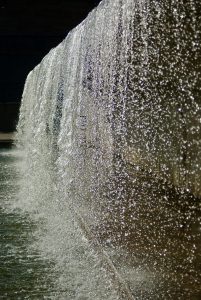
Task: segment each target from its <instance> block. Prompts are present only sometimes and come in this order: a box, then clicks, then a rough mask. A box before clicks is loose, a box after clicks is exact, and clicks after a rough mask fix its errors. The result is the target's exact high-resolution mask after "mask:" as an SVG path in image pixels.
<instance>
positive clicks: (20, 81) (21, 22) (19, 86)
mask: <svg viewBox="0 0 201 300" xmlns="http://www.w3.org/2000/svg"><path fill="white" fill-rule="evenodd" d="M99 2H100V0H48V1H47V0H0V131H2V132H10V131H13V130H15V126H16V122H17V118H18V111H19V105H20V100H21V96H22V92H23V86H24V82H25V79H26V76H27V75H28V73H29V71H31V70H32V69H33V68H34V66H36V65H37V64H38V63H39V62H40V61H41V59H42V58H43V57H44V56H45V55H46V54H47V53H48V52H49V50H50V49H51V48H53V47H55V46H57V45H58V44H59V43H60V42H61V41H62V40H63V39H64V38H65V37H66V35H67V33H68V32H69V31H70V30H71V29H72V28H74V27H75V26H76V25H78V24H79V23H80V22H81V21H82V20H83V19H84V18H85V17H86V16H87V14H88V13H89V12H90V11H91V10H92V9H93V8H94V7H95V6H97V5H98V3H99Z"/></svg>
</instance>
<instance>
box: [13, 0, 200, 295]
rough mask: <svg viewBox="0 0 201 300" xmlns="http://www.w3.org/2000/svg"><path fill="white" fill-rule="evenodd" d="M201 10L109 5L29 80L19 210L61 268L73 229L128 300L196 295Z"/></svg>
mask: <svg viewBox="0 0 201 300" xmlns="http://www.w3.org/2000/svg"><path fill="white" fill-rule="evenodd" d="M199 11H200V4H199V1H196V0H191V1H190V0H189V1H184V0H182V1H179V3H178V1H176V0H166V1H160V3H159V1H149V0H136V1H133V0H124V1H122V0H115V1H112V0H111V1H109V0H108V1H107V0H106V1H102V2H101V3H100V5H99V6H98V7H97V9H95V10H94V11H92V12H91V13H90V14H89V15H88V17H87V18H86V19H85V20H84V21H83V22H82V23H81V24H80V25H79V26H78V27H76V28H75V29H74V30H73V31H71V32H70V33H69V34H68V36H67V37H66V39H65V40H64V41H63V42H62V43H61V44H60V45H59V46H58V47H56V48H55V49H52V50H51V51H50V52H49V54H48V55H47V56H46V57H45V58H44V59H43V60H42V62H41V63H40V65H38V66H37V67H36V68H35V69H34V70H33V71H32V72H31V73H30V74H29V75H28V78H27V80H26V84H25V88H24V93H23V98H22V105H21V110H20V118H19V123H18V127H17V131H18V133H17V144H18V147H19V148H20V149H22V151H23V152H24V167H23V174H24V181H23V183H22V187H21V197H20V199H21V204H22V203H23V205H21V206H23V207H26V209H27V210H28V211H29V212H30V213H31V214H32V215H33V216H34V217H36V218H37V219H38V220H43V221H44V220H45V222H46V230H47V231H48V232H49V235H50V236H52V234H51V230H52V232H54V234H55V236H57V235H58V234H59V235H60V233H61V235H62V238H61V239H60V238H58V241H57V243H54V240H55V238H50V239H49V240H51V243H50V241H49V242H47V244H48V245H49V243H50V244H51V249H52V250H51V253H52V255H53V254H54V255H55V257H56V256H58V251H59V250H58V249H57V247H58V245H60V247H61V249H62V247H64V245H67V244H69V245H71V243H72V241H70V240H71V239H70V238H69V234H67V233H66V234H63V233H62V231H64V232H65V230H67V232H68V230H69V229H68V228H71V227H72V224H73V223H74V222H75V223H76V224H77V226H78V228H80V229H79V230H81V232H82V234H83V236H85V237H86V238H87V240H89V241H91V247H92V249H95V250H94V251H96V252H97V253H99V254H100V256H101V260H102V261H104V262H105V264H106V265H107V267H106V266H105V269H106V270H107V268H108V265H109V266H110V267H109V269H110V270H109V271H108V272H109V273H111V274H110V275H111V277H112V278H113V279H114V278H115V280H113V281H114V282H115V283H114V285H115V284H117V282H118V284H117V285H118V288H117V287H116V289H117V290H120V291H121V292H120V294H121V296H122V295H124V297H127V298H126V299H132V297H135V299H157V297H159V298H158V299H166V298H167V297H171V298H173V297H176V298H177V299H178V297H194V298H195V297H199V295H200V292H201V291H200V288H199V280H200V278H199V272H198V269H199V267H198V265H200V260H199V255H198V248H199V247H200V231H199V230H200V229H199V220H200V219H199V218H200V200H199V199H200V196H201V182H200V175H201V167H200V166H201V163H200V159H201V156H200V153H201V151H200V150H201V143H200V124H201V113H200V109H201V108H200V96H201V95H200V63H201V56H200V53H201V51H200V50H201V49H200V47H201V46H200V45H201V44H200V40H201V37H200V33H201V28H200V27H201V18H200V15H199ZM22 199H23V200H22ZM58 216H59V217H58ZM67 216H68V221H66V218H67ZM55 220H57V221H56V223H55V222H54V221H55ZM69 220H70V221H69ZM53 224H54V225H53ZM56 224H57V225H56ZM65 224H68V226H67V228H66V226H65ZM50 228H51V230H50ZM65 228H66V229H65ZM76 228H77V227H76ZM77 230H78V229H77ZM79 230H78V231H79ZM70 232H71V233H72V232H73V229H72V230H71V231H70ZM79 236H80V235H79ZM47 239H48V235H47ZM56 240H57V238H56ZM77 241H79V243H80V238H78V240H77ZM52 242H53V243H52ZM79 243H77V244H79ZM77 244H76V245H77ZM94 244H95V246H93V245H94ZM62 245H63V246H62ZM38 247H39V246H38ZM76 247H78V246H76ZM64 248H65V247H64ZM64 248H63V249H64ZM78 248H79V247H78ZM89 248H90V246H89ZM61 249H60V252H59V253H60V259H61V260H62V257H63V259H64V258H65V255H68V254H67V253H71V255H72V252H69V251H70V250H69V249H68V250H66V252H65V254H64V252H63V251H62V250H61ZM44 250H45V249H44ZM54 255H53V256H54ZM111 265H112V267H111ZM78 269H79V268H78ZM78 269H77V270H78ZM77 272H78V273H79V271H77ZM106 273H107V272H106ZM74 276H75V277H76V276H78V274H77V275H74ZM79 284H80V283H79ZM115 286H116V285H115ZM156 290H157V293H156ZM125 295H126V296H125ZM156 296H157V297H156ZM86 297H87V298H86V299H91V298H90V296H89V294H87V296H86ZM107 297H108V295H107ZM115 297H117V296H115ZM122 297H123V296H122ZM129 297H130V298H129ZM194 298H192V299H194ZM71 299H73V296H72V295H71ZM75 299H77V298H75ZM96 299H98V298H97V296H96ZM101 299H104V298H103V296H102V298H101ZM107 299H108V298H107ZM115 299H117V298H115Z"/></svg>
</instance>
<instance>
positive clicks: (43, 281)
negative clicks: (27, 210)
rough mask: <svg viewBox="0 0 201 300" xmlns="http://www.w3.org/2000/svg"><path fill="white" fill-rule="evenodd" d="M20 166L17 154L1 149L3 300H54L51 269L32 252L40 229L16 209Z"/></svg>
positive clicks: (0, 265) (0, 285)
mask: <svg viewBox="0 0 201 300" xmlns="http://www.w3.org/2000/svg"><path fill="white" fill-rule="evenodd" d="M18 163H19V158H18V156H17V153H16V152H15V151H14V150H12V149H10V148H9V147H7V148H1V149H0V299H46V297H47V298H48V299H50V298H49V293H50V291H51V280H50V276H48V273H49V272H50V269H51V265H50V263H49V262H48V261H46V260H45V259H44V258H42V257H41V256H40V255H39V253H37V251H34V250H31V248H30V245H31V243H32V242H33V232H34V231H35V230H36V225H35V224H34V222H33V221H31V219H30V218H29V215H27V214H24V213H22V212H20V211H19V210H17V209H14V208H13V203H14V202H15V201H16V200H17V199H16V197H18V188H19V180H20V178H19V174H18V171H17V168H16V164H18ZM51 292H52V291H51Z"/></svg>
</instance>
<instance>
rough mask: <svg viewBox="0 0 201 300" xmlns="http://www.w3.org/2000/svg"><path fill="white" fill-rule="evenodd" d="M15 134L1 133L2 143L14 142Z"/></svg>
mask: <svg viewBox="0 0 201 300" xmlns="http://www.w3.org/2000/svg"><path fill="white" fill-rule="evenodd" d="M14 136H15V134H14V132H8V133H4V132H0V143H12V142H13V140H14Z"/></svg>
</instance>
